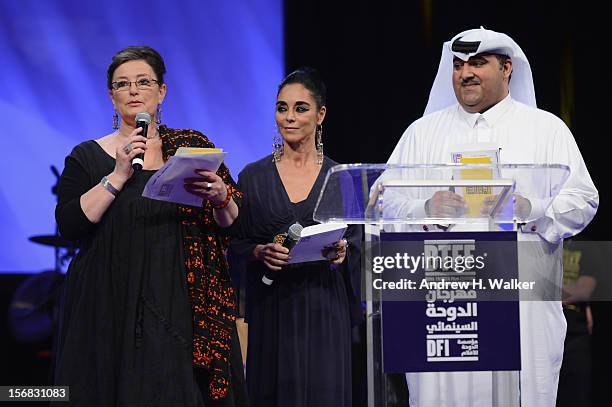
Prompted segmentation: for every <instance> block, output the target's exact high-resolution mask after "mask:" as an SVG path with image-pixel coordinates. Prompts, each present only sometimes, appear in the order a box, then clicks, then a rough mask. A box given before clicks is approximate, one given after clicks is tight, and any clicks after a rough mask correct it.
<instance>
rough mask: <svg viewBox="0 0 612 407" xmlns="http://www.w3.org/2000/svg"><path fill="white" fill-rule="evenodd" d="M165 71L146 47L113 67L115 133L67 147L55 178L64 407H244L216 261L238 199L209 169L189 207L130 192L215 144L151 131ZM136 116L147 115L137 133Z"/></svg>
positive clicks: (223, 269)
mask: <svg viewBox="0 0 612 407" xmlns="http://www.w3.org/2000/svg"><path fill="white" fill-rule="evenodd" d="M165 72H166V68H165V65H164V61H163V59H162V57H161V56H160V55H159V53H158V52H157V51H155V50H154V49H152V48H150V47H146V46H138V47H128V48H126V49H124V50H122V51H120V52H118V53H117V54H116V55H115V56H114V57H113V59H112V63H111V64H110V66H109V68H108V73H107V74H108V76H107V87H108V92H109V96H110V100H111V102H112V104H113V106H114V109H115V115H114V120H113V127H114V129H115V131H113V132H112V133H111V134H108V135H106V136H104V137H101V138H99V139H97V140H90V141H85V142H83V143H81V144H79V145H77V146H76V147H75V148H74V149H73V150H72V152H71V153H70V155H69V156H68V157H67V158H66V162H65V168H64V171H63V173H62V176H61V178H60V183H59V193H58V204H57V208H56V218H57V223H58V226H59V229H60V233H61V234H62V235H63V236H64V237H66V238H68V239H73V240H78V241H79V242H80V251H79V253H78V255H77V256H76V257H75V258H74V260H73V261H72V263H71V265H70V268H69V270H68V274H67V279H66V283H65V284H66V285H65V296H64V302H63V307H62V313H63V316H62V322H61V326H60V332H59V335H58V342H57V352H56V363H55V382H56V384H57V385H65V386H69V387H70V401H71V405H74V406H242V405H245V403H246V402H245V398H246V391H245V390H244V377H243V373H242V372H243V370H242V369H243V366H242V358H241V356H240V347H239V343H238V339H237V338H238V337H237V332H236V327H235V315H236V298H235V295H234V291H233V288H232V285H231V282H230V279H229V276H228V272H227V268H228V265H227V261H226V258H225V254H224V252H225V249H226V247H227V245H228V238H227V234H226V233H225V228H227V227H229V226H230V225H231V224H232V223H233V222H234V219H236V217H237V215H238V205H237V203H238V202H239V201H240V199H241V197H242V194H241V193H240V192H239V191H238V190H237V188H236V184H235V183H234V181H233V180H232V177H231V176H230V173H229V171H228V169H227V168H226V167H225V166H224V165H221V168H220V169H219V170H218V171H217V172H216V173H213V172H209V171H203V170H202V171H198V172H197V173H195V174H194V177H193V178H192V179H188V180H186V181H185V189H186V190H187V191H188V192H190V193H192V194H195V195H197V196H199V197H201V198H202V206H201V207H191V206H182V205H177V204H174V203H170V202H162V201H157V200H151V199H147V198H143V197H142V196H141V194H142V191H143V188H144V186H145V184H146V183H147V181H148V180H149V179H150V178H151V176H152V175H153V174H154V173H155V171H156V170H158V169H159V168H160V167H161V166H162V165H163V164H164V163H165V162H166V161H167V160H168V158H169V157H170V156H172V155H173V154H174V153H175V151H176V150H177V149H178V148H179V147H182V146H185V147H214V146H213V143H212V142H211V141H210V140H209V139H208V138H207V137H206V136H204V135H203V134H201V133H199V132H197V131H194V130H175V129H171V128H169V127H166V126H164V125H161V117H160V116H161V107H160V106H161V104H162V102H163V100H164V97H165V96H166V91H167V87H166V84H165V83H164V73H165ZM140 113H148V114H149V115H150V116H151V117H152V118H153V120H151V123H150V124H149V125H148V129H147V132H146V135H147V136H146V137H144V136H143V133H142V129H141V128H140V127H138V128H137V127H136V115H138V114H140ZM143 153H144V162H143V165H142V169H138V168H136V169H134V168H133V167H132V159H133V158H134V157H136V156H137V155H140V154H143Z"/></svg>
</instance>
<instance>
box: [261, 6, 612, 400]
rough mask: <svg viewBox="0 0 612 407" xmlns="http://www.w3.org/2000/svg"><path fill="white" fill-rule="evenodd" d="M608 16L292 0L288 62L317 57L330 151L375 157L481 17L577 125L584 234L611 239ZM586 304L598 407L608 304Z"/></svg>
mask: <svg viewBox="0 0 612 407" xmlns="http://www.w3.org/2000/svg"><path fill="white" fill-rule="evenodd" d="M608 15H609V14H607V13H604V12H603V6H601V5H598V3H596V2H589V1H571V2H570V1H556V2H541V1H540V2H538V1H523V0H518V1H512V2H503V3H502V2H494V1H491V0H489V1H467V2H465V1H462V2H450V1H433V0H420V1H402V2H390V1H378V2H374V1H367V0H356V1H352V2H342V3H340V2H338V3H335V2H329V1H322V0H316V1H310V2H295V1H289V0H287V1H285V56H286V57H285V58H286V60H285V63H286V70H287V72H290V71H292V70H293V69H295V68H297V67H300V66H303V65H308V66H313V67H315V68H317V69H319V70H320V72H321V74H322V76H323V79H324V80H325V82H326V84H327V86H328V103H327V108H328V111H327V117H326V119H325V125H324V143H325V152H326V154H327V155H329V156H330V157H331V158H333V159H335V160H336V161H338V162H341V163H355V162H363V163H381V162H386V160H387V158H388V157H389V155H390V154H391V151H392V150H393V148H394V147H395V145H396V143H397V141H398V140H399V138H400V136H401V135H402V133H403V131H404V130H405V129H406V127H407V126H408V125H409V124H410V123H411V122H412V121H414V120H415V119H417V118H419V117H420V116H421V115H422V112H423V110H424V109H425V105H426V102H427V98H428V95H429V90H430V87H431V84H432V82H433V79H434V77H435V74H436V71H437V68H438V62H439V58H440V53H441V46H442V43H443V42H444V41H447V40H449V39H451V38H452V37H453V36H454V35H455V34H457V33H459V32H461V31H463V30H466V29H471V28H477V27H479V26H480V25H483V26H484V27H485V28H488V29H492V30H495V31H501V32H505V33H507V34H508V35H510V36H511V37H512V38H513V39H514V40H515V41H516V42H517V43H518V44H519V45H520V46H521V48H522V49H523V51H525V53H526V55H527V57H528V59H529V61H530V64H531V67H532V71H533V76H534V82H535V88H536V97H537V102H538V107H540V108H542V109H545V110H548V111H550V112H552V113H554V114H556V115H557V116H559V117H562V118H563V119H564V120H565V122H566V123H567V124H568V125H569V127H570V128H571V129H572V132H573V134H574V136H575V138H576V142H577V143H578V146H579V148H580V150H581V152H582V155H583V157H584V160H585V162H586V164H587V166H588V168H589V171H590V174H591V176H592V178H593V181H594V182H595V185H596V186H597V188H598V189H599V193H600V208H599V211H598V213H597V216H596V218H595V220H594V221H593V222H592V223H591V225H590V226H589V227H588V228H587V229H586V230H585V232H583V236H585V237H586V238H588V239H592V240H609V237H608V235H607V234H606V233H605V227H606V226H607V225H609V224H610V223H612V221H611V220H610V214H609V212H608V211H607V203H608V201H609V199H608V197H609V195H610V192H609V188H608V182H607V179H608V170H607V168H606V167H607V165H608V164H609V163H610V160H609V158H608V157H609V156H610V153H609V151H610V147H606V148H604V145H606V146H608V145H609V143H608V142H607V140H606V139H607V138H609V137H610V130H609V125H608V121H609V117H610V113H609V112H608V110H609V109H608V103H607V99H609V95H608V94H607V89H608V88H609V82H610V79H609V76H610V75H609V70H608V66H609V65H607V64H606V63H605V61H606V60H607V59H608V56H607V55H608V54H609V43H610V38H611V36H610V34H611V30H610V28H609V27H610V23H609V21H606V20H605V17H606V16H608ZM271 137H272V135H270V138H271ZM593 313H594V318H595V328H594V334H593V345H594V348H593V352H594V358H593V359H594V360H593V362H594V372H593V373H594V379H593V380H594V384H595V397H596V400H595V403H594V405H605V404H607V403H608V401H606V402H605V403H604V401H603V400H606V398H607V396H606V394H607V393H608V386H609V380H608V379H609V377H610V373H609V369H610V366H612V358H611V355H610V350H609V343H610V341H612V337H611V335H610V328H609V326H610V324H609V318H610V315H612V314H611V313H610V303H605V302H599V303H594V304H593ZM602 403H603V404H602Z"/></svg>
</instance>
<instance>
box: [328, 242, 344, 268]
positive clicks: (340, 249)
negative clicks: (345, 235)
mask: <svg viewBox="0 0 612 407" xmlns="http://www.w3.org/2000/svg"><path fill="white" fill-rule="evenodd" d="M347 248H348V241H347V240H346V239H342V240H339V241H337V242H336V243H334V244H333V245H332V246H328V247H326V248H325V249H323V257H326V258H327V259H329V260H331V261H332V264H341V263H342V262H343V261H344V258H345V257H346V249H347Z"/></svg>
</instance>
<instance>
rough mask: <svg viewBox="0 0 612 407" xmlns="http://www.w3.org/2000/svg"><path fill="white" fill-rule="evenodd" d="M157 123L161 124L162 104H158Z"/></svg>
mask: <svg viewBox="0 0 612 407" xmlns="http://www.w3.org/2000/svg"><path fill="white" fill-rule="evenodd" d="M155 124H157V125H158V126H159V125H160V124H161V105H157V110H156V111H155Z"/></svg>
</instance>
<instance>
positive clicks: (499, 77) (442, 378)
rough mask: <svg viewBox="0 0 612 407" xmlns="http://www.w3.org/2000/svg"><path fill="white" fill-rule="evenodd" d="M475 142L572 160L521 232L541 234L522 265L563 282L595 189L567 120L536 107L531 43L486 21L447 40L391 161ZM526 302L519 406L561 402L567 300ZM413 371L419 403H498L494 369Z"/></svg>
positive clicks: (518, 157)
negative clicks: (527, 48)
mask: <svg viewBox="0 0 612 407" xmlns="http://www.w3.org/2000/svg"><path fill="white" fill-rule="evenodd" d="M511 75H512V77H511ZM510 77H511V78H510ZM468 143H469V144H474V143H488V144H491V143H494V144H496V145H497V146H498V147H499V148H500V149H501V150H500V162H501V163H508V164H510V163H512V164H564V165H567V166H568V167H569V168H570V169H571V174H570V175H569V178H568V179H567V181H566V182H565V184H564V185H563V187H562V188H561V191H560V192H559V194H558V196H557V197H556V198H555V199H554V201H553V202H552V204H551V205H550V206H549V207H548V208H544V207H539V206H538V204H537V202H532V203H531V204H528V205H527V207H526V210H527V213H525V214H524V215H525V216H526V217H528V218H529V219H533V220H532V221H530V222H528V223H526V224H523V225H522V226H521V227H520V230H519V235H518V239H519V241H532V242H533V245H532V246H531V250H529V252H530V253H522V254H521V253H520V254H519V269H520V268H521V267H522V266H521V265H525V264H528V265H529V266H530V267H531V268H533V267H536V268H540V269H541V270H548V271H547V272H549V273H551V274H554V275H550V276H547V278H548V279H549V280H550V281H553V282H555V283H558V286H559V287H560V286H561V284H562V257H561V254H562V242H563V239H564V238H567V237H569V236H573V235H575V234H577V233H579V232H580V231H581V230H582V229H584V227H586V226H587V224H588V223H589V222H590V221H591V219H593V216H594V215H595V212H596V210H597V206H598V202H599V196H598V193H597V189H596V188H595V186H594V185H593V182H592V180H591V177H590V176H589V173H588V171H587V168H586V166H585V164H584V161H583V159H582V156H581V154H580V151H579V150H578V147H577V145H576V142H575V141H574V138H573V136H572V134H571V132H570V130H569V129H568V128H567V126H566V125H565V124H564V123H563V121H561V120H560V119H559V118H557V117H556V116H554V115H552V114H550V113H548V112H545V111H543V110H540V109H537V108H536V102H535V92H534V87H533V80H532V76H531V68H530V67H529V63H528V61H527V58H526V56H525V54H524V53H523V51H522V50H521V49H520V47H519V46H518V45H517V44H516V43H515V42H514V41H513V40H512V39H511V38H510V37H508V36H507V35H505V34H501V33H497V32H494V31H490V30H485V29H484V28H482V27H481V28H480V29H474V30H468V31H465V32H462V33H460V34H458V35H456V36H455V37H454V38H453V39H452V40H451V41H448V42H446V43H444V45H443V51H442V58H441V62H440V67H439V69H438V73H437V77H436V79H435V81H434V85H433V87H432V90H431V93H430V96H429V102H428V105H427V108H426V111H425V115H424V116H423V117H422V118H420V119H418V120H416V121H415V122H414V123H412V124H411V125H410V126H409V127H408V129H407V130H406V131H405V133H404V134H403V136H402V138H401V140H400V141H399V143H398V145H397V146H396V148H395V150H394V151H393V154H392V155H391V157H390V158H389V161H388V163H389V164H444V163H449V162H450V161H451V153H453V152H456V150H455V148H456V146H457V145H460V144H468ZM416 202H419V201H416ZM386 205H387V208H386V210H397V211H399V212H403V216H408V217H420V216H421V215H422V214H425V213H426V214H427V215H429V216H432V217H437V216H440V217H444V216H451V215H452V213H453V212H454V211H455V209H456V208H457V207H461V206H463V205H464V202H463V201H462V198H461V197H459V196H458V195H455V194H453V193H452V192H450V191H445V192H437V193H436V194H434V195H433V197H431V199H429V200H428V201H427V202H426V203H425V202H420V203H417V205H416V206H415V205H414V203H412V204H411V203H408V204H406V203H399V204H397V205H396V207H395V208H393V203H391V202H388V203H386ZM521 256H523V258H522V259H521V258H520V257H521ZM550 270H552V272H550ZM519 308H520V318H521V335H520V337H521V372H520V401H521V406H522V407H546V406H550V407H553V406H554V405H555V400H556V393H557V384H558V378H559V370H560V367H561V360H562V355H563V340H564V337H565V330H566V323H565V319H564V316H563V312H562V308H561V302H560V301H521V302H520V305H519ZM499 351H500V352H503V349H500V350H499ZM406 377H407V381H408V388H409V392H410V405H411V406H418V407H446V406H448V407H451V406H452V407H468V406H469V407H479V406H483V407H489V406H491V405H492V399H493V395H492V391H491V387H492V380H493V379H492V374H491V372H473V373H469V372H456V373H408V374H407V375H406ZM517 385H518V383H517Z"/></svg>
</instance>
